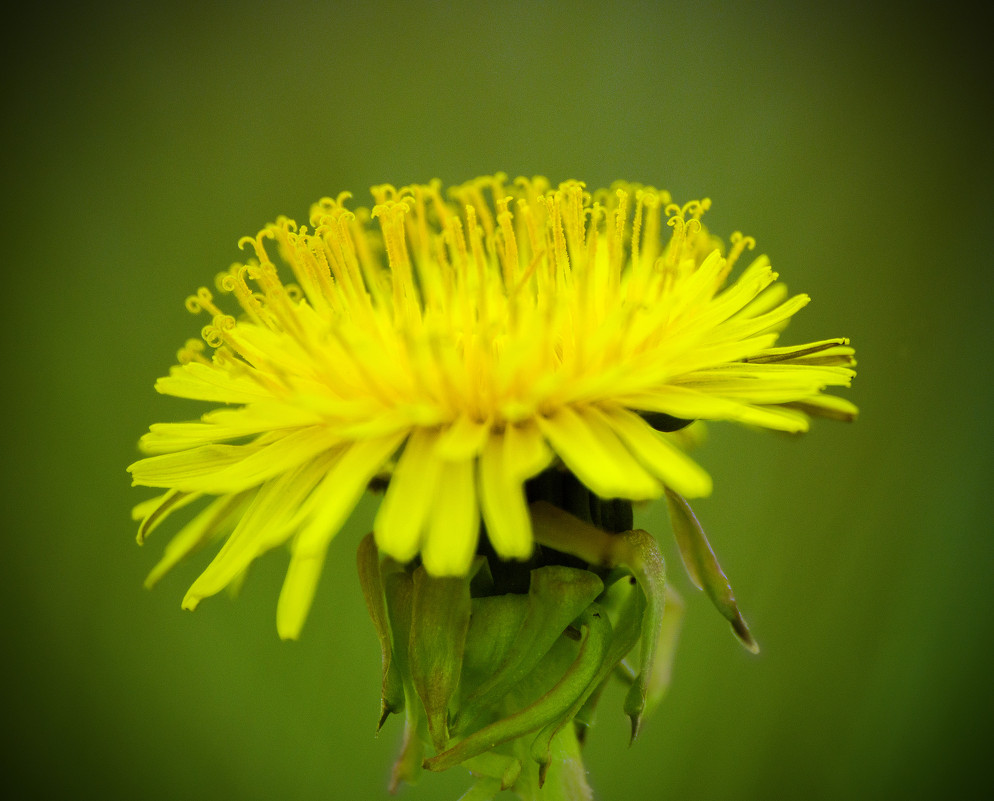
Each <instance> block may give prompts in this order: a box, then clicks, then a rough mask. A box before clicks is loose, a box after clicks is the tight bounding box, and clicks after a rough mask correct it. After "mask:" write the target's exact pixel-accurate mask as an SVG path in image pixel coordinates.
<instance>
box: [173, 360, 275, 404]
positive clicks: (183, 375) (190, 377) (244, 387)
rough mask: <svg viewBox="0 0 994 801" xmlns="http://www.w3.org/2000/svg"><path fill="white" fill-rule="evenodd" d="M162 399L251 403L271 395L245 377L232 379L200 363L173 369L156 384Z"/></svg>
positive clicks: (221, 371) (229, 375)
mask: <svg viewBox="0 0 994 801" xmlns="http://www.w3.org/2000/svg"><path fill="white" fill-rule="evenodd" d="M155 389H156V391H157V392H161V393H162V394H163V395H173V396H175V397H177V398H190V399H191V400H203V401H217V402H219V403H251V402H252V401H255V400H259V399H262V398H268V397H270V393H269V392H268V391H266V390H265V389H263V388H262V386H260V385H259V383H258V382H256V381H254V380H252V379H251V378H250V377H249V376H248V375H237V376H236V375H232V374H231V373H230V372H228V371H227V370H223V369H221V368H220V367H216V366H214V365H208V364H200V363H199V362H190V363H189V364H182V365H176V366H174V367H172V368H171V369H170V370H169V375H168V376H166V377H164V378H160V379H159V380H158V381H156V382H155Z"/></svg>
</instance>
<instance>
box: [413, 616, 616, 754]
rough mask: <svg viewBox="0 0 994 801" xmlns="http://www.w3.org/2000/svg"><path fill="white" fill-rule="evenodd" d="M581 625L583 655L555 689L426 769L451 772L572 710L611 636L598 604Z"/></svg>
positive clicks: (479, 733) (467, 741) (484, 730)
mask: <svg viewBox="0 0 994 801" xmlns="http://www.w3.org/2000/svg"><path fill="white" fill-rule="evenodd" d="M578 622H579V626H580V639H581V642H580V650H579V653H578V654H577V656H576V659H575V660H574V661H573V664H572V665H570V667H569V669H568V670H567V671H566V672H565V674H564V675H563V677H562V678H561V679H560V680H559V682H558V683H556V684H555V685H554V686H553V687H552V689H550V690H549V691H548V692H547V693H545V695H543V696H542V697H541V698H539V699H538V700H536V701H535V702H533V703H532V704H530V705H529V706H527V707H525V708H524V709H522V710H520V711H519V712H516V713H515V714H512V715H509V716H508V717H505V718H502V719H500V720H498V721H495V722H494V723H491V724H489V725H487V726H484V727H483V728H481V729H478V730H477V731H474V732H473V733H472V734H470V735H469V736H468V737H466V738H465V739H463V740H460V741H459V742H458V743H456V745H454V746H453V747H452V748H449V749H448V750H447V751H443V752H442V753H440V754H438V755H436V756H434V757H432V758H431V759H427V760H425V762H424V767H426V768H427V769H428V770H432V771H443V770H448V769H449V768H451V767H453V766H455V765H458V764H460V763H461V762H464V761H466V760H467V759H470V758H472V757H475V756H478V755H479V754H482V753H484V752H486V751H489V750H490V749H492V748H494V747H495V746H497V745H500V744H501V743H506V742H508V741H510V740H515V739H517V738H518V737H522V736H523V735H525V734H528V733H529V732H533V731H538V730H540V729H542V728H543V727H545V726H546V725H548V724H549V723H551V722H552V721H554V720H556V719H557V718H558V717H559V716H561V715H562V714H563V713H565V712H566V711H567V710H568V709H570V708H571V707H572V706H573V704H574V703H575V702H576V700H577V698H579V697H580V696H581V694H582V693H583V692H584V690H586V688H587V687H588V686H589V685H590V682H591V681H592V680H593V678H594V676H595V675H596V674H597V671H598V669H599V668H600V666H601V664H602V662H603V660H604V652H605V650H606V648H607V641H608V638H609V636H610V624H609V622H608V620H607V616H606V615H605V614H604V613H603V612H601V611H600V609H599V608H598V606H597V604H590V606H588V607H587V609H585V610H584V611H583V613H582V614H581V615H580V618H579V621H578Z"/></svg>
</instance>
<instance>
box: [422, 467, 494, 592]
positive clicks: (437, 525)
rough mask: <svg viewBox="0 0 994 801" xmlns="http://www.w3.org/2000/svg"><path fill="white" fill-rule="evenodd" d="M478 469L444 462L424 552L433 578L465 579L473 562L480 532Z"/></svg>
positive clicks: (426, 567)
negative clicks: (450, 577)
mask: <svg viewBox="0 0 994 801" xmlns="http://www.w3.org/2000/svg"><path fill="white" fill-rule="evenodd" d="M475 467H476V462H475V460H469V459H467V460H465V461H462V462H443V463H442V467H441V470H440V471H439V475H438V483H437V484H436V486H435V498H434V502H433V503H432V505H431V512H430V516H429V519H428V533H427V536H426V538H425V544H424V547H423V548H422V551H421V556H422V559H424V565H425V569H426V570H427V571H428V572H429V573H430V574H431V575H433V576H464V575H465V574H466V572H467V571H468V570H469V566H470V563H471V562H472V561H473V554H474V553H476V541H477V538H478V537H479V532H480V509H479V506H477V503H476V480H475V473H476V470H475Z"/></svg>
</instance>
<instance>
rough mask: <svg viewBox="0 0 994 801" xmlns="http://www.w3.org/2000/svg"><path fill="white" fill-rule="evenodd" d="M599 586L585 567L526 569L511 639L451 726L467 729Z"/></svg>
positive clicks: (542, 652)
mask: <svg viewBox="0 0 994 801" xmlns="http://www.w3.org/2000/svg"><path fill="white" fill-rule="evenodd" d="M603 589H604V584H603V582H602V581H601V580H600V579H599V578H598V577H597V576H596V575H594V574H593V573H591V572H590V571H588V570H581V569H578V568H573V567H565V566H563V565H547V566H545V567H538V568H535V569H534V570H532V571H531V583H530V584H529V587H528V611H527V614H526V615H525V618H524V620H523V621H522V623H521V626H520V628H519V629H518V631H517V633H516V635H515V638H514V641H513V644H512V645H511V648H510V650H509V651H508V653H507V655H506V656H505V658H504V661H503V662H502V663H501V664H500V666H499V667H498V668H497V670H496V671H495V672H494V673H493V674H492V675H491V676H490V677H489V678H488V679H486V680H485V681H484V682H483V683H482V684H481V685H480V686H479V687H477V688H476V690H474V691H473V693H472V694H471V695H470V696H469V697H468V698H466V699H465V701H464V702H463V704H462V708H461V709H460V711H459V713H458V715H457V716H456V718H455V720H453V731H455V732H457V733H462V732H464V731H466V730H467V729H469V728H470V727H471V726H472V724H473V723H474V721H475V720H476V719H477V718H478V717H479V716H480V715H482V714H483V713H485V712H487V711H488V710H489V709H491V708H493V707H494V706H496V705H497V704H498V703H499V702H500V700H501V699H502V698H503V697H504V696H505V695H507V693H508V692H509V691H510V690H512V689H514V688H515V687H516V686H517V685H518V684H519V682H521V680H522V679H524V678H525V677H526V676H527V675H528V674H529V673H531V672H532V670H534V669H535V667H536V665H538V663H539V662H540V661H541V660H542V657H544V656H545V654H546V653H548V651H549V649H550V648H551V647H552V645H553V643H555V642H556V640H558V639H559V637H560V636H561V635H562V633H563V631H564V630H565V629H566V627H567V626H569V624H570V623H572V622H573V620H575V619H576V618H577V616H578V615H579V614H580V613H581V612H582V611H583V610H584V609H586V608H587V607H588V606H589V605H590V604H591V603H592V602H593V600H594V599H595V598H596V597H597V596H598V595H600V593H601V592H602V590H603Z"/></svg>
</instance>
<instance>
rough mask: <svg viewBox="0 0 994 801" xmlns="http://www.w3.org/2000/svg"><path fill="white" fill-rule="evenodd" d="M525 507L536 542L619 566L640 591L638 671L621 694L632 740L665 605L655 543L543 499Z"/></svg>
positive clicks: (663, 580) (662, 571)
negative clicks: (611, 530) (608, 529)
mask: <svg viewBox="0 0 994 801" xmlns="http://www.w3.org/2000/svg"><path fill="white" fill-rule="evenodd" d="M530 510H531V517H532V529H533V533H534V535H535V539H536V540H537V541H538V542H539V543H541V544H543V545H548V546H550V547H552V548H555V549H557V550H560V551H563V552H564V553H569V554H572V555H573V556H576V557H578V558H580V559H583V560H584V561H586V562H588V563H589V564H591V565H598V566H601V567H606V568H614V567H625V568H627V569H628V570H629V571H630V572H631V573H632V575H633V576H634V577H635V580H636V581H637V582H638V584H639V586H640V587H641V588H642V592H643V593H644V594H645V598H646V601H647V606H646V609H645V613H644V614H643V617H642V635H641V641H642V647H641V648H640V654H639V670H638V675H637V677H636V679H635V683H634V684H633V685H632V687H631V689H630V690H629V692H628V695H627V696H626V698H625V713H626V714H627V715H628V716H629V718H631V721H632V740H633V741H634V740H635V738H636V737H637V736H638V733H639V727H640V726H641V721H642V712H643V710H644V709H645V699H646V682H647V681H648V677H649V676H650V675H652V667H653V659H654V658H655V652H656V632H657V630H658V627H659V624H660V621H661V620H662V617H663V607H664V604H665V587H666V570H665V565H664V563H663V555H662V553H661V552H660V550H659V544H658V543H657V542H656V540H655V539H654V538H653V537H652V535H651V534H649V533H648V532H647V531H643V530H641V529H634V530H632V531H624V532H621V533H619V534H610V533H608V532H606V531H602V530H601V529H599V528H597V527H595V526H592V525H590V524H589V523H584V522H583V521H582V520H579V519H577V518H576V517H574V516H573V515H570V514H568V513H567V512H564V511H563V510H562V509H558V508H557V507H555V506H553V505H552V504H550V503H548V502H546V501H536V502H535V503H533V504H531V507H530Z"/></svg>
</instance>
